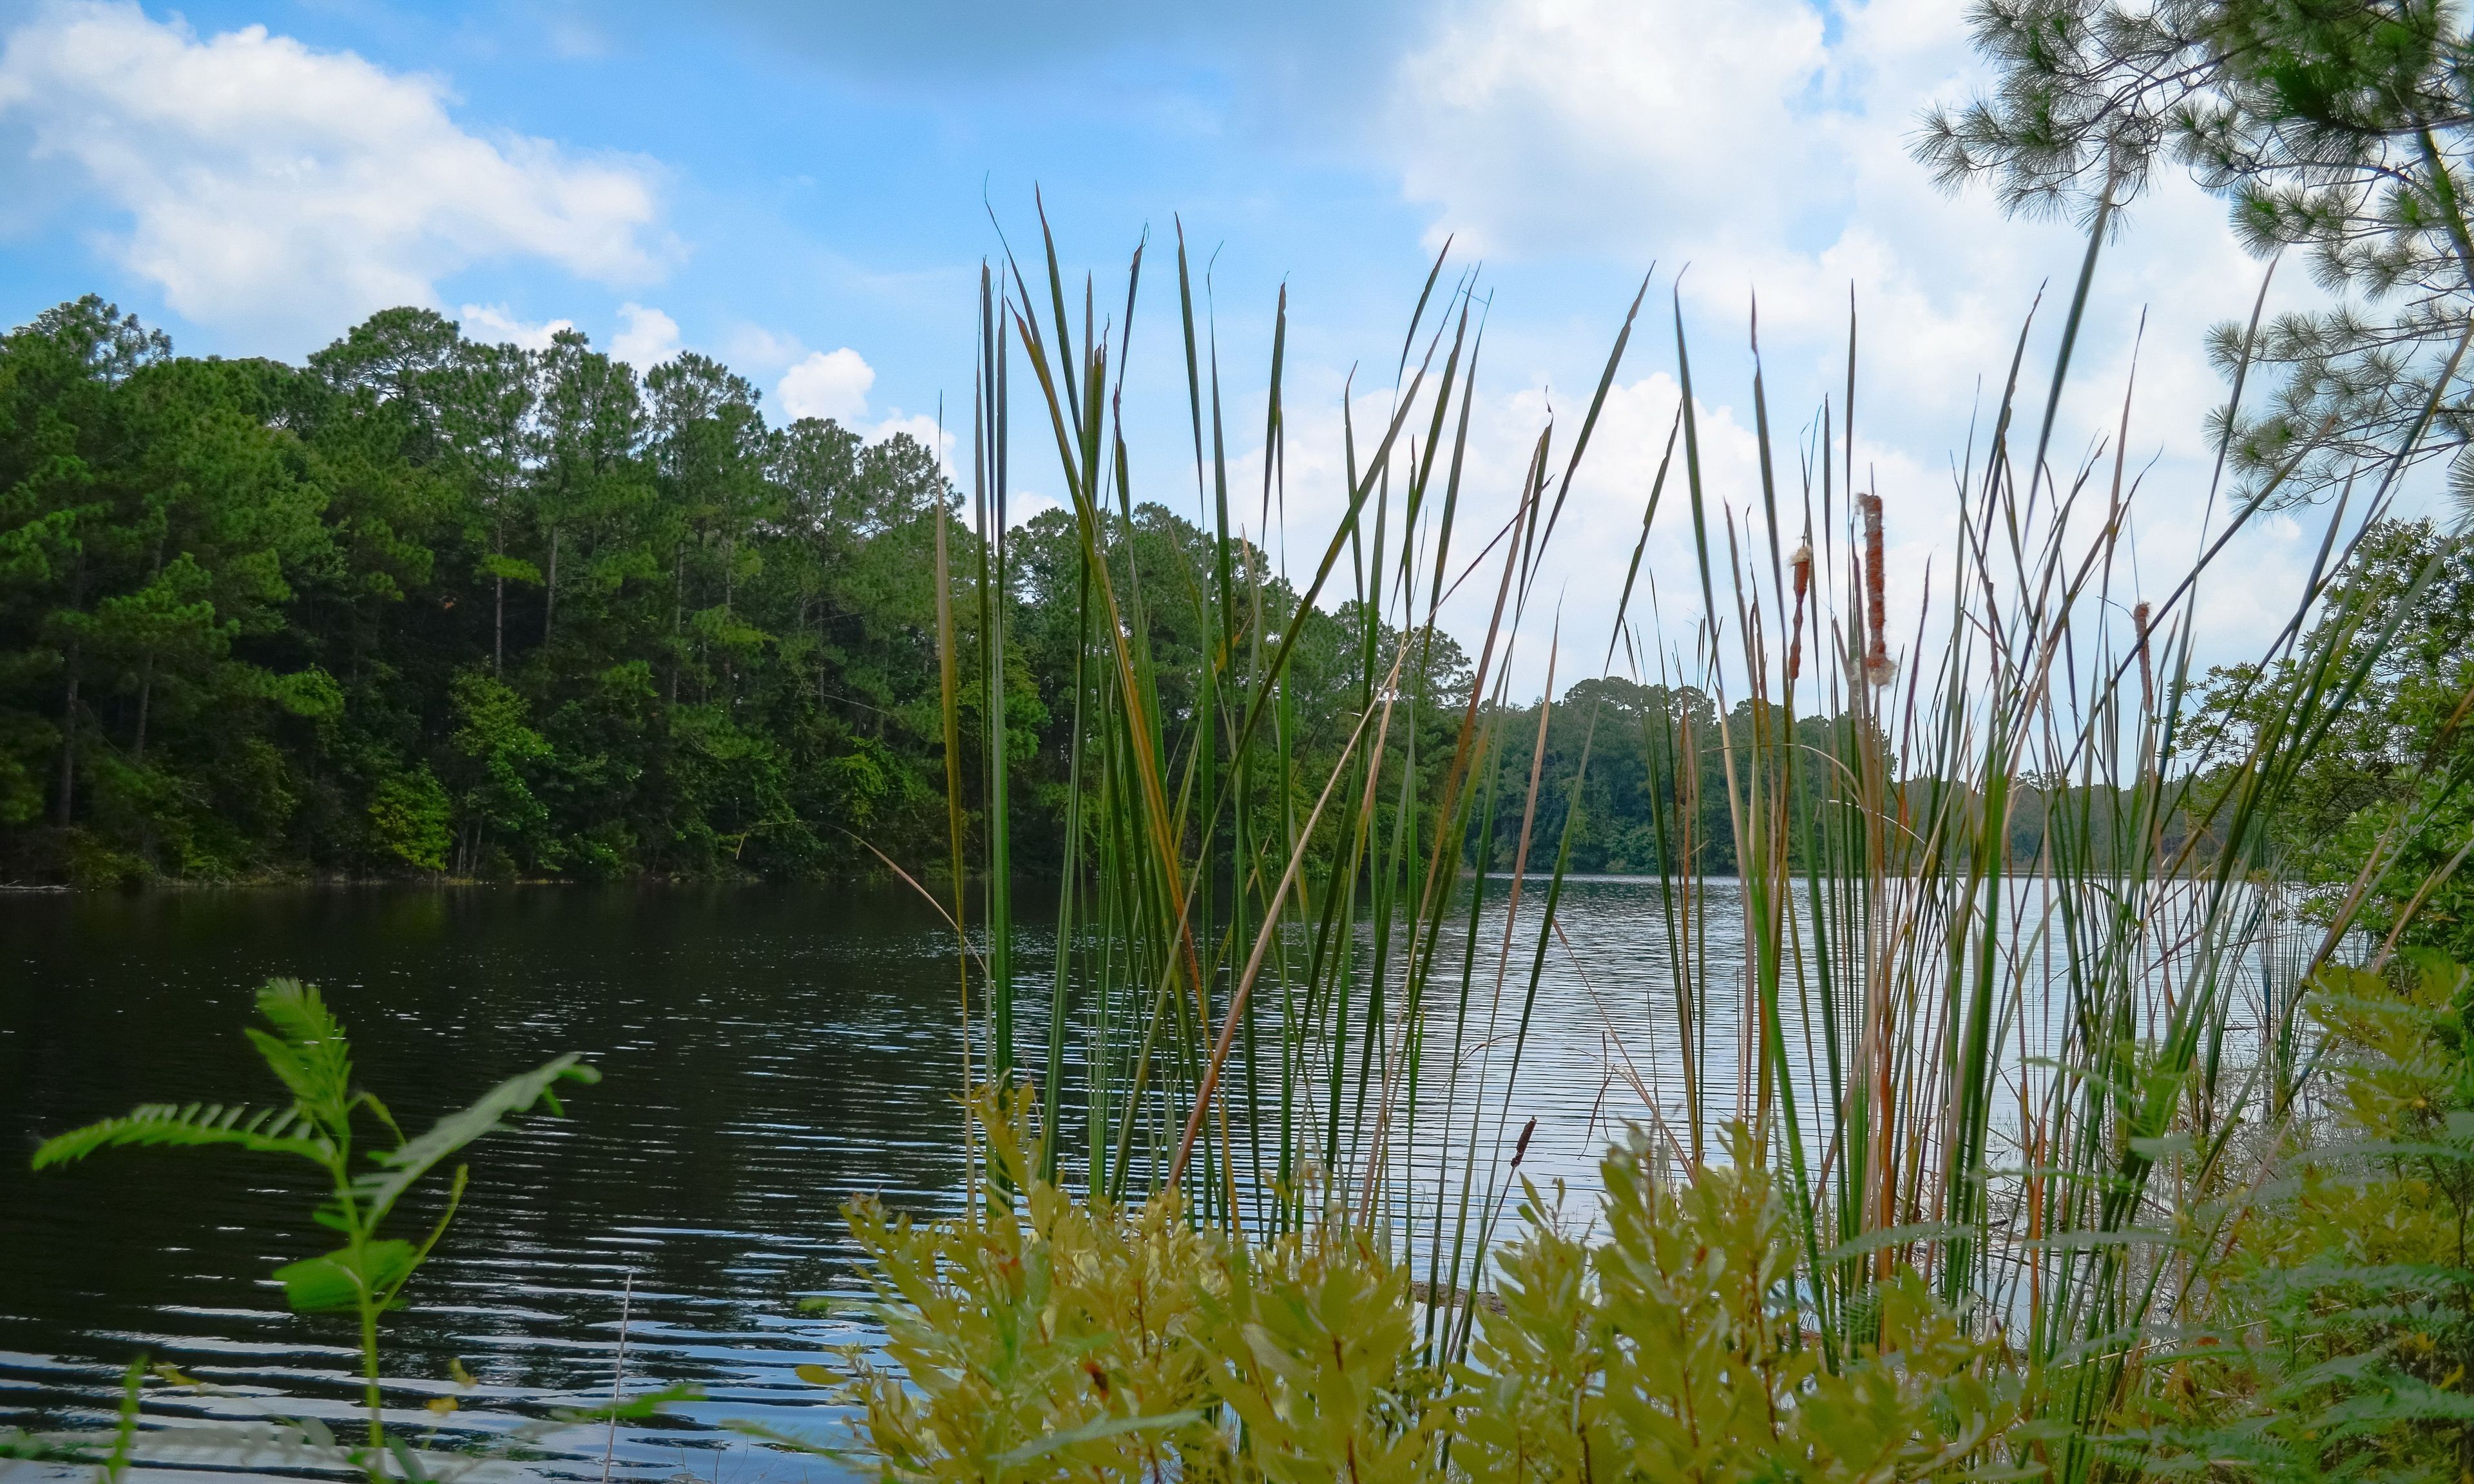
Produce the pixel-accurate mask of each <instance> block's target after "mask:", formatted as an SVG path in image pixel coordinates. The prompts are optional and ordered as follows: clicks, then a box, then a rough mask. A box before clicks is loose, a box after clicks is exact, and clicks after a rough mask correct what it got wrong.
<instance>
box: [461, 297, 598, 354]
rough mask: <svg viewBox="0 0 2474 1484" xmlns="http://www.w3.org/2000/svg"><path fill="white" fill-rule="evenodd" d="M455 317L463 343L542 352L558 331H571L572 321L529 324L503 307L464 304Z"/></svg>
mask: <svg viewBox="0 0 2474 1484" xmlns="http://www.w3.org/2000/svg"><path fill="white" fill-rule="evenodd" d="M455 318H456V323H459V324H461V325H462V326H463V329H464V337H465V338H466V339H467V340H487V341H491V342H494V343H498V344H507V345H518V346H521V347H524V348H525V349H527V350H546V349H548V348H549V343H550V340H551V338H552V337H554V336H556V335H557V334H558V332H559V331H561V330H571V329H573V328H575V322H574V321H573V320H551V321H548V322H547V323H542V324H533V323H527V322H525V321H522V320H519V319H517V318H516V317H515V315H514V314H512V313H510V312H509V311H508V309H507V306H506V305H504V304H466V305H465V306H464V307H463V308H462V309H460V310H458V311H456V316H455Z"/></svg>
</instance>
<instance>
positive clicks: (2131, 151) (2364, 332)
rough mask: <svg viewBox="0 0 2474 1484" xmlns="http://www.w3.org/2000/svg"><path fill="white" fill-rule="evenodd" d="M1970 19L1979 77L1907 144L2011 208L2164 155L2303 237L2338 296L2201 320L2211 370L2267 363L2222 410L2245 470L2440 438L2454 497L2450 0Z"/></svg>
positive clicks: (2469, 159) (2457, 8) (2223, 1)
mask: <svg viewBox="0 0 2474 1484" xmlns="http://www.w3.org/2000/svg"><path fill="white" fill-rule="evenodd" d="M1971 23H1972V26H1973V29H1974V31H1975V33H1976V42H1977V51H1978V52H1979V53H1980V54H1981V55H1982V56H1983V57H1984V58H1985V60H1987V61H1989V62H1990V63H1991V64H1992V65H1993V67H1994V69H1995V72H1996V84H1995V86H1994V88H1993V89H1992V91H1991V92H1990V93H1989V94H1988V95H1986V96H1984V97H1982V98H1980V99H1978V100H1977V101H1976V102H1974V103H1972V104H1970V105H1968V106H1966V107H1964V108H1956V109H1936V110H1935V111H1934V112H1933V113H1932V114H1931V115H1930V117H1929V119H1928V124H1927V128H1926V130H1925V132H1924V134H1923V137H1922V139H1921V140H1920V142H1919V146H1918V153H1919V154H1920V155H1921V156H1923V158H1924V159H1925V161H1926V162H1927V163H1928V164H1929V165H1930V166H1932V167H1933V169H1934V170H1935V171H1936V172H1937V173H1938V174H1939V175H1940V177H1941V178H1942V180H1944V182H1945V183H1947V184H1950V185H1953V186H1955V185H1957V184H1959V183H1961V182H1963V181H1965V180H1970V179H1972V178H1977V177H1989V178H1990V179H1991V180H1992V181H1993V183H1994V186H1995V189H1996V191H1997V192H1998V194H1999V195H2000V197H2001V201H2002V203H2004V204H2005V205H2007V206H2009V207H2011V208H2012V209H2014V210H2024V211H2028V212H2034V213H2046V212H2052V211H2070V212H2073V213H2075V214H2083V215H2094V214H2097V213H2098V211H2099V209H2100V206H2101V205H2102V204H2106V203H2110V204H2117V205H2118V204H2121V203H2127V202H2128V201H2130V200H2131V199H2132V198H2134V197H2136V196H2137V195H2139V194H2140V193H2141V192H2142V191H2143V190H2145V188H2146V187H2147V184H2148V182H2149V180H2150V179H2151V177H2152V175H2153V173H2154V171H2155V170H2156V169H2157V167H2158V165H2159V164H2160V162H2162V163H2166V164H2177V165H2180V166H2182V167H2184V168H2185V169H2187V170H2188V171H2189V172H2190V174H2191V175H2192V177H2193V178H2194V179H2195V180H2197V181H2198V182H2199V183H2200V184H2201V185H2202V186H2204V187H2206V188H2207V189H2209V190H2211V191H2213V192H2215V193H2216V194H2218V195H2219V196H2220V197H2222V198H2223V199H2224V200H2225V202H2226V203H2227V206H2228V208H2229V210H2230V213H2231V216H2232V220H2233V225H2234V228H2235V230H2236V231H2237V232H2238V233H2239V234H2240V235H2241V236H2242V238H2243V239H2244V242H2245V243H2246V244H2247V245H2248V246H2249V247H2250V248H2251V249H2252V251H2256V252H2258V253H2260V254H2261V255H2263V256H2266V255H2268V254H2272V253H2275V252H2278V251H2283V250H2286V249H2289V248H2292V249H2297V250H2299V251H2303V252H2307V253H2308V254H2309V259H2310V268H2311V272H2312V273H2313V275H2314V276H2316V278H2317V279H2318V280H2319V282H2320V283H2321V284H2322V285H2323V286H2325V287H2327V288H2330V289H2334V290H2337V291H2339V293H2340V294H2341V296H2343V297H2342V298H2341V299H2340V301H2339V302H2338V303H2337V304H2336V305H2335V306H2334V307H2331V308H2327V309H2322V310H2312V311H2297V312H2294V313H2291V314H2286V315H2281V316H2278V317H2276V318H2275V319H2273V320H2272V321H2271V322H2269V323H2268V324H2266V325H2263V326H2261V327H2260V328H2259V331H2258V333H2257V334H2256V335H2254V334H2253V333H2252V332H2251V330H2250V328H2249V327H2248V326H2245V325H2242V324H2228V325H2223V326H2220V327H2219V329H2218V330H2217V332H2216V334H2215V336H2214V344H2213V345H2212V347H2211V348H2212V349H2213V351H2214V352H2215V356H2216V359H2217V361H2218V362H2219V366H2220V367H2221V368H2222V369H2223V370H2224V371H2225V372H2226V374H2227V376H2228V378H2229V379H2237V378H2238V373H2239V372H2240V371H2243V370H2244V369H2248V370H2249V371H2252V372H2253V373H2262V372H2264V373H2266V374H2268V375H2271V376H2273V377H2274V378H2275V385H2274V388H2273V395H2272V396H2271V398H2270V399H2269V402H2268V406H2267V407H2266V408H2264V409H2257V410H2254V409H2250V408H2243V409H2232V408H2229V409H2228V410H2227V412H2226V414H2223V415H2220V419H2225V420H2229V421H2230V431H2231V433H2232V435H2233V436H2232V439H2231V451H2232V454H2233V458H2234V463H2235V465H2236V467H2239V468H2240V469H2241V470H2242V471H2243V472H2244V474H2245V475H2246V476H2247V477H2248V479H2249V480H2250V482H2251V484H2252V485H2253V486H2254V487H2255V488H2257V489H2259V490H2262V491H2277V492H2278V494H2279V496H2280V497H2281V498H2289V499H2292V498H2310V497H2313V496H2316V495H2323V494H2328V493H2333V492H2334V491H2336V490H2337V489H2338V488H2340V487H2341V485H2343V484H2344V483H2345V481H2346V480H2347V479H2348V478H2349V477H2351V476H2352V475H2354V474H2355V473H2357V472H2358V471H2361V470H2363V469H2364V468H2365V467H2376V466H2377V465H2379V464H2380V463H2382V462H2385V461H2387V460H2389V459H2391V458H2399V459H2414V458H2422V457H2427V456H2433V455H2439V456H2449V457H2453V458H2454V460H2455V463H2454V465H2453V467H2452V469H2451V480H2452V483H2453V484H2454V485H2456V487H2457V489H2458V491H2459V492H2460V494H2461V495H2462V496H2467V497H2474V459H2469V458H2468V457H2467V456H2466V454H2465V450H2466V449H2467V447H2468V446H2469V439H2474V400H2470V399H2469V394H2470V393H2474V383H2469V380H2468V373H2469V372H2474V366H2468V365H2466V364H2464V363H2462V362H2460V361H2458V360H2457V359H2456V358H2455V356H2454V353H2453V352H2454V351H2455V349H2456V347H2457V346H2458V345H2459V343H2460V338H2461V336H2462V333H2463V331H2464V327H2465V324H2466V321H2467V317H2468V314H2469V311H2474V231H2469V229H2468V214H2467V209H2466V205H2465V191H2466V184H2467V179H2466V178H2467V171H2468V168H2469V166H2474V112H2469V110H2468V108H2467V107H2466V101H2467V91H2466V78H2467V75H2468V70H2469V65H2470V64H2474V41H2469V38H2468V36H2467V33H2466V29H2465V16H2464V9H2463V7H2462V5H2459V4H2457V3H2454V0H2157V3H2152V4H2147V3H2124V0H1977V4H1975V5H1974V6H1973V7H1972V8H1971ZM2427 410H2432V411H2436V412H2437V415H2438V416H2437V419H2436V423H2435V426H2434V428H2433V429H2432V431H2431V434H2430V436H2428V437H2426V438H2423V439H2421V440H2420V441H2418V442H2417V441H2416V438H2415V433H2416V430H2417V428H2418V425H2419V424H2420V422H2421V420H2422V419H2424V417H2425V416H2426V412H2427Z"/></svg>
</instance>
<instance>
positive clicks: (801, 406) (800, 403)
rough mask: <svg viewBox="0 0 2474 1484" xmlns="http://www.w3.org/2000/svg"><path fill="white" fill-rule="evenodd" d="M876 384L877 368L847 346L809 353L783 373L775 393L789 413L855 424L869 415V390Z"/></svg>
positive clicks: (788, 414) (786, 412)
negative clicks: (804, 358)
mask: <svg viewBox="0 0 2474 1484" xmlns="http://www.w3.org/2000/svg"><path fill="white" fill-rule="evenodd" d="M874 385H876V368H875V367H873V366H870V365H868V364H867V362H866V361H865V360H864V359H862V358H861V355H860V353H859V352H858V351H856V350H853V349H852V348H850V347H848V346H844V347H842V348H840V349H838V350H812V351H810V352H808V358H807V359H806V360H804V361H801V362H799V363H798V364H797V365H795V366H793V367H791V368H790V369H789V370H788V371H785V372H783V373H782V385H781V387H780V388H779V389H778V390H776V391H775V393H774V394H773V395H775V396H776V397H777V398H778V399H779V400H780V401H781V403H782V411H783V412H784V413H785V414H786V415H787V416H789V417H792V418H830V419H833V420H834V421H836V422H839V423H842V424H844V425H854V424H856V423H857V422H858V421H859V420H860V419H862V418H865V417H866V416H867V391H868V388H870V387H872V386H874Z"/></svg>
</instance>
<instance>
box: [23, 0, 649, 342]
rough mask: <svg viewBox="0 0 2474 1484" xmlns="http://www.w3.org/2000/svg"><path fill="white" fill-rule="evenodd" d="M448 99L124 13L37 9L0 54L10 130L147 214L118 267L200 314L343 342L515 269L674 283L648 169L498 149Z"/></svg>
mask: <svg viewBox="0 0 2474 1484" xmlns="http://www.w3.org/2000/svg"><path fill="white" fill-rule="evenodd" d="M448 102H449V90H448V86H447V84H446V83H445V82H444V81H443V80H441V79H439V78H436V77H431V76H425V75H407V74H401V73H395V72H390V71H388V70H386V69H385V68H383V67H380V66H377V65H376V64H374V63H372V62H370V61H367V60H363V59H362V58H360V57H358V56H356V55H354V54H352V53H351V52H327V51H318V50H313V49H312V48H310V47H308V46H304V45H303V44H302V43H301V42H299V41H297V40H294V39H292V38H291V37H288V36H275V35H272V34H270V33H269V32H268V31H267V30H266V28H265V27H263V26H249V27H245V28H243V29H241V30H238V31H230V32H225V33H222V34H220V35H216V36H200V35H199V34H198V33H197V32H196V31H194V30H193V29H191V28H190V27H189V26H188V25H187V24H186V23H185V22H182V21H181V20H178V19H174V20H170V21H165V22H157V21H153V20H150V19H148V18H147V16H146V14H145V12H143V11H142V10H140V9H139V8H138V7H137V6H136V5H134V4H117V3H107V0H72V3H56V4H53V5H51V6H49V7H47V8H45V9H42V10H39V11H37V12H35V15H34V18H33V19H31V20H29V21H27V22H26V23H25V24H23V25H21V26H19V27H18V28H17V29H16V30H14V31H13V32H12V33H11V34H10V35H9V37H8V43H7V48H6V51H5V52H0V114H10V115H14V116H15V117H16V118H18V119H20V120H22V121H24V122H25V124H26V125H28V126H29V128H30V130H31V134H32V139H33V150H34V153H35V154H36V156H38V157H44V158H52V159H60V160H64V161H67V162H68V163H70V164H72V165H74V166H75V167H77V169H78V170H79V171H81V172H82V173H83V174H84V175H85V178H86V179H87V180H89V181H90V182H91V184H92V186H93V188H94V189H95V190H96V192H98V193H99V194H100V195H101V196H102V197H103V198H104V199H105V200H107V201H109V203H111V204H112V205H113V206H115V207H117V208H118V209H119V210H121V211H124V212H126V213H127V214H128V227H127V229H126V230H125V231H123V232H121V233H119V234H117V235H116V236H115V238H114V239H113V240H112V242H111V248H112V250H113V251H114V252H115V253H116V255H117V256H118V257H119V258H120V259H121V260H122V261H123V262H124V263H125V264H126V265H127V266H128V267H129V268H130V269H131V270H132V271H133V272H134V273H137V274H139V275H143V276H145V277H147V278H149V279H152V280H153V281H155V282H156V283H158V284H159V285H161V287H162V290H163V294H164V297H165V299H167V300H168V301H169V302H170V304H171V306H172V307H173V308H174V309H176V310H178V311H179V312H180V313H182V315H185V316H187V317H189V318H190V319H193V320H197V321H200V322H202V323H218V324H226V325H236V326H241V327H245V328H254V329H256V330H258V331H260V332H261V333H270V334H281V333H285V332H289V333H292V334H298V333H300V332H303V331H309V332H319V331H331V330H332V328H333V326H334V325H335V324H337V323H342V322H345V321H348V320H352V319H356V318H358V317H360V316H362V315H365V314H368V313H369V312H371V311H373V310H376V309H380V308H384V307H386V306H388V305H391V304H400V303H418V304H434V303H436V302H437V301H438V297H437V291H436V285H437V283H438V281H439V279H441V278H442V277H444V276H445V275H449V274H451V273H454V272H456V271H458V270H459V269H462V268H465V267H468V266H470V265H473V264H476V263H482V262H489V261H494V260H499V259H505V258H511V257H527V258H537V259H541V260H544V261H546V262H549V263H552V264H555V265H557V266H558V267H560V268H563V269H565V270H567V271H568V272H570V273H571V274H574V275H578V276H581V277H584V278H588V279H592V280H594V281H597V282H604V283H626V282H632V281H642V280H646V279H649V278H651V277H653V276H655V275H657V274H658V273H659V271H660V268H661V266H662V260H663V258H664V257H665V256H666V255H667V252H668V251H669V250H668V247H667V243H666V242H665V241H663V240H660V239H659V238H658V234H657V233H656V232H655V230H654V227H655V223H656V220H657V217H658V214H659V212H658V206H657V203H656V201H655V197H654V191H653V183H652V180H651V175H652V172H651V170H650V169H649V168H648V166H647V165H646V164H645V163H644V162H643V161H640V160H623V159H611V158H593V159H582V158H576V157H572V156H569V155H568V154H566V153H564V152H562V151H561V150H560V149H559V148H558V147H557V146H556V145H554V144H552V143H550V142H549V141H547V140H543V139H536V138H529V137H524V136H519V135H503V136H500V137H497V138H495V139H488V138H483V137H481V136H480V135H478V134H475V133H473V132H468V131H467V130H465V129H464V128H462V127H461V126H459V125H458V124H457V123H456V122H455V121H454V120H453V119H452V118H450V117H449V113H448V108H447V105H448Z"/></svg>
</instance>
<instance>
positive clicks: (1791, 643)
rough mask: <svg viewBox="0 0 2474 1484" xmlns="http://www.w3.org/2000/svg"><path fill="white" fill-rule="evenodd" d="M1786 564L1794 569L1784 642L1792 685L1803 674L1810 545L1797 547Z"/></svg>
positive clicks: (1810, 579)
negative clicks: (1792, 608) (1790, 614)
mask: <svg viewBox="0 0 2474 1484" xmlns="http://www.w3.org/2000/svg"><path fill="white" fill-rule="evenodd" d="M1787 562H1788V564H1789V565H1791V566H1793V567H1794V568H1795V618H1794V621H1793V622H1791V623H1790V624H1788V625H1787V634H1788V637H1787V641H1786V682H1787V683H1788V684H1790V685H1792V684H1794V683H1795V678H1796V677H1797V676H1799V675H1801V674H1803V673H1804V597H1805V594H1806V593H1807V592H1809V591H1811V590H1812V543H1811V542H1810V541H1807V542H1805V543H1804V544H1803V545H1801V546H1798V547H1797V548H1796V549H1795V555H1794V556H1792V557H1790V558H1788V559H1787Z"/></svg>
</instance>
